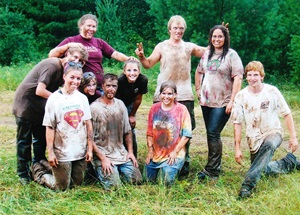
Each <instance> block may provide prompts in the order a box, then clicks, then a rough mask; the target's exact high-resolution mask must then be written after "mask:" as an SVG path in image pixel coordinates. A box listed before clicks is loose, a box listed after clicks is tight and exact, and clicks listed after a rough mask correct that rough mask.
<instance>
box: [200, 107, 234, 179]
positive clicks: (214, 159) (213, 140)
mask: <svg viewBox="0 0 300 215" xmlns="http://www.w3.org/2000/svg"><path fill="white" fill-rule="evenodd" d="M201 109H202V114H203V118H204V122H205V127H206V135H207V145H208V161H207V164H206V166H205V169H204V171H203V172H204V173H205V174H206V175H208V176H211V177H218V176H219V174H220V170H221V160H222V150H223V146H222V141H221V132H222V130H223V128H224V127H225V125H226V123H227V121H228V119H229V117H230V115H228V114H226V113H225V110H226V107H222V108H211V107H206V106H201Z"/></svg>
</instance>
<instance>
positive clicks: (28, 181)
mask: <svg viewBox="0 0 300 215" xmlns="http://www.w3.org/2000/svg"><path fill="white" fill-rule="evenodd" d="M19 181H20V183H21V184H22V185H23V186H25V185H27V184H29V183H30V181H31V179H30V178H20V179H19Z"/></svg>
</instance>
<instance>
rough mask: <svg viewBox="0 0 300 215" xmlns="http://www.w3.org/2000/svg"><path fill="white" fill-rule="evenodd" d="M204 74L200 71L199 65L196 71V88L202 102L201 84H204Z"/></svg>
mask: <svg viewBox="0 0 300 215" xmlns="http://www.w3.org/2000/svg"><path fill="white" fill-rule="evenodd" d="M202 79H203V74H202V73H200V72H199V68H198V67H197V69H196V72H195V88H196V93H197V97H198V100H199V102H200V99H201V84H202Z"/></svg>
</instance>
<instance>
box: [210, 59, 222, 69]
mask: <svg viewBox="0 0 300 215" xmlns="http://www.w3.org/2000/svg"><path fill="white" fill-rule="evenodd" d="M220 64H221V63H220V61H219V60H218V59H214V60H210V61H209V62H208V63H207V69H208V70H209V71H214V72H216V71H217V70H218V68H219V67H220Z"/></svg>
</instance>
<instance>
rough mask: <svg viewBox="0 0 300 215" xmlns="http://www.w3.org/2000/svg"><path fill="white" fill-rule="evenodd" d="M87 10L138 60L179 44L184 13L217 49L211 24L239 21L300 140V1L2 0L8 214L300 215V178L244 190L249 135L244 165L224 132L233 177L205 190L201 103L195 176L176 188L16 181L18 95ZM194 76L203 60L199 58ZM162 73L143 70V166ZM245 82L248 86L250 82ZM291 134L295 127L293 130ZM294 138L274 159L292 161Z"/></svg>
mask: <svg viewBox="0 0 300 215" xmlns="http://www.w3.org/2000/svg"><path fill="white" fill-rule="evenodd" d="M86 13H93V14H95V15H97V16H98V18H99V27H98V32H97V35H96V36H97V37H101V38H103V39H104V40H106V41H107V42H109V44H111V45H112V46H113V47H114V48H115V49H117V50H118V51H121V52H123V53H125V54H127V55H133V56H134V50H135V47H136V46H135V44H136V43H137V42H143V44H144V48H145V53H146V55H147V56H148V55H149V54H151V51H152V50H153V48H154V46H155V45H156V44H157V43H158V42H160V41H162V40H165V39H168V38H169V35H168V31H167V22H168V20H169V18H170V17H171V16H172V15H175V14H179V15H182V16H183V17H184V18H185V20H186V22H187V26H188V27H187V30H186V32H185V35H184V40H185V41H191V42H194V43H196V44H199V45H201V46H206V45H207V44H208V39H207V37H208V32H209V29H210V28H211V27H213V26H214V25H216V24H220V23H221V22H222V21H224V22H228V23H230V25H229V29H230V34H231V47H232V48H233V49H235V50H236V51H237V52H238V54H239V55H240V57H241V59H242V61H243V64H244V66H245V65H246V64H247V63H248V62H249V61H252V60H259V61H261V62H262V63H263V64H264V65H265V70H266V73H267V76H266V79H265V82H267V83H271V84H274V85H276V86H277V87H278V88H279V89H280V90H281V92H282V93H283V94H284V96H285V98H286V100H287V102H288V104H289V105H290V107H291V109H292V112H293V116H294V120H295V124H296V128H297V130H296V131H297V135H298V137H300V130H299V128H300V96H299V95H300V93H299V79H300V65H299V62H300V33H299V32H300V29H299V28H300V27H299V26H300V25H299V24H300V1H299V0H286V1H283V0H277V1H275V0H265V1H262V0H239V1H236V0H181V1H174V0H164V1H162V0H114V1H113V0H96V1H90V0H81V1H80V0H77V1H74V0H73V1H71V0H63V1H61V0H60V1H59V0H48V1H37V0H27V1H23V0H22V1H21V0H14V1H12V0H2V1H0V29H1V30H0V215H2V214H3V215H4V214H5V215H6V214H15V215H19V214H20V215H24V214H25V215H27V214H30V215H32V214H41V215H42V214H47V215H49V214H55V215H56V214H57V215H61V214H76V215H81V214H155V215H156V214H158V215H160V214H167V215H169V214H170V215H172V214H197V215H198V214H205V215H206V214H218V215H219V214H249V215H250V214H274V215H277V214H284V215H285V214H289V215H294V214H295V215H300V209H299V208H300V183H299V176H300V172H299V171H298V172H294V173H292V174H288V175H280V176H277V177H271V178H267V177H263V178H262V179H261V180H260V182H259V183H258V186H257V190H256V191H255V192H254V194H253V196H252V197H251V198H249V199H246V200H244V201H239V200H238V199H237V193H238V191H239V188H240V186H241V183H242V181H243V179H244V176H245V173H246V171H247V170H248V168H249V166H250V159H249V157H250V155H249V152H248V147H247V144H246V139H245V137H243V142H242V148H243V152H244V157H245V159H244V163H243V165H238V164H237V163H236V162H235V160H234V146H233V128H232V124H231V123H230V122H228V123H227V125H226V127H225V128H224V130H223V132H222V140H223V143H224V146H223V160H222V161H223V162H222V170H223V173H222V175H221V176H220V178H219V180H218V181H208V182H204V183H199V182H198V179H197V173H198V172H199V171H200V170H202V169H203V167H204V165H205V164H206V161H207V144H206V138H205V137H206V134H205V126H204V123H203V117H202V112H201V108H200V107H199V105H198V104H197V101H195V115H196V122H197V127H196V129H195V130H194V131H193V139H192V144H191V169H190V170H191V171H190V174H189V177H188V178H186V179H184V180H181V181H176V183H175V184H174V186H172V187H170V188H167V187H165V186H163V185H162V184H160V183H158V184H154V185H153V184H148V183H144V184H143V185H140V186H131V185H126V186H122V187H120V188H119V189H117V190H115V191H113V192H106V191H104V190H103V188H102V187H101V186H100V185H99V184H98V183H96V184H92V185H84V186H81V187H76V188H75V189H70V190H67V191H65V192H53V191H51V190H49V189H47V188H44V187H42V186H40V185H38V184H37V183H34V182H32V183H30V184H29V185H28V186H21V185H20V184H19V183H18V177H17V175H16V155H15V153H16V149H15V135H16V124H15V121H14V117H13V115H12V114H11V105H12V101H13V97H14V91H15V89H16V88H17V86H18V85H19V84H20V82H21V81H22V80H23V78H24V77H25V75H26V74H27V73H28V72H29V71H30V70H31V69H32V67H33V66H34V65H35V64H36V63H37V62H39V61H40V60H41V59H43V58H46V57H47V55H48V52H49V51H50V50H51V49H52V48H53V47H55V46H56V45H57V44H58V43H59V42H60V41H61V40H63V39H64V38H65V37H68V36H71V35H76V34H78V28H77V20H78V19H79V18H80V17H81V16H82V15H83V14H86ZM192 60H193V61H192V63H193V68H192V70H193V71H192V75H193V74H194V71H195V69H196V66H197V64H198V62H199V59H196V58H193V59H192ZM121 68H122V63H118V62H116V61H114V60H105V61H104V69H105V72H113V73H117V74H120V73H121V72H122V70H121ZM158 72H159V67H158V65H156V66H155V67H154V68H152V69H148V70H146V69H142V73H144V74H145V75H146V76H147V77H148V79H149V92H148V94H146V95H145V96H144V97H143V98H144V99H143V103H142V105H141V107H140V108H139V110H138V114H137V120H138V122H137V128H136V132H137V138H138V143H139V151H138V153H139V154H138V161H139V164H140V169H141V170H142V169H143V166H144V161H145V156H146V153H147V147H146V141H145V133H146V131H145V128H146V124H147V114H148V112H149V107H150V106H151V104H152V96H153V91H154V89H155V87H156V78H157V74H158ZM244 84H245V83H244ZM283 126H284V129H285V130H286V126H285V124H284V123H283ZM288 138H289V136H288V132H285V133H284V142H283V143H282V146H281V147H280V148H279V150H277V151H276V153H275V155H274V159H279V158H282V157H283V156H285V154H286V152H287V150H288V149H287V146H288ZM296 156H298V157H300V150H299V149H298V150H297V152H296Z"/></svg>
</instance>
